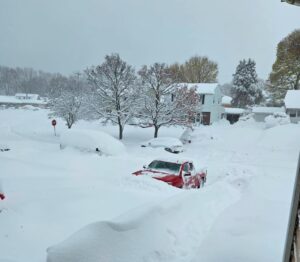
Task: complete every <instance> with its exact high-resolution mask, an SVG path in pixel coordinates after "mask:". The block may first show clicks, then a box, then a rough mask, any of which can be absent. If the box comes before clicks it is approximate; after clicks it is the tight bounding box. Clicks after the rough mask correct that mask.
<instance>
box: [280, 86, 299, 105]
mask: <svg viewBox="0 0 300 262" xmlns="http://www.w3.org/2000/svg"><path fill="white" fill-rule="evenodd" d="M284 104H285V107H286V108H295V109H298V108H300V90H288V91H287V93H286V95H285V98H284Z"/></svg>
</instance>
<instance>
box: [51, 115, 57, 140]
mask: <svg viewBox="0 0 300 262" xmlns="http://www.w3.org/2000/svg"><path fill="white" fill-rule="evenodd" d="M51 124H52V126H53V128H54V135H55V136H56V130H55V126H56V120H55V119H53V120H52V122H51Z"/></svg>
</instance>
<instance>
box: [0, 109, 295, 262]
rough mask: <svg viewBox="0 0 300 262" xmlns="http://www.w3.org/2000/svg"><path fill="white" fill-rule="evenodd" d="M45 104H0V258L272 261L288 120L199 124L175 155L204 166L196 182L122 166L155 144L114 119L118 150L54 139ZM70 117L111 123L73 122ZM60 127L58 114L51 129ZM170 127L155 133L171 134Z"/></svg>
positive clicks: (147, 134) (289, 173) (287, 155)
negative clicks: (99, 150)
mask: <svg viewBox="0 0 300 262" xmlns="http://www.w3.org/2000/svg"><path fill="white" fill-rule="evenodd" d="M47 113H48V112H47V111H46V110H38V111H31V110H13V109H7V110H0V120H1V123H0V144H5V145H7V146H9V147H10V148H11V150H10V151H8V152H0V168H1V169H0V170H1V172H0V180H1V181H2V184H3V188H4V191H5V193H6V196H7V198H6V200H5V201H2V202H0V209H2V212H1V213H0V223H1V227H0V246H1V252H0V261H1V262H2V261H14V262H21V261H22V262H23V261H30V262H41V261H46V256H47V253H46V250H47V248H48V247H51V248H49V250H48V254H49V255H48V262H62V261H64V262H68V261H70V262H71V261H72V262H76V261H91V262H92V261H108V262H110V261H111V262H117V261H122V262H123V261H130V262H131V261H149V262H150V261H166V262H167V261H180V262H181V261H195V262H196V261H205V262H210V261H213V262H215V261H230V262H232V261H281V257H282V250H283V245H284V237H285V230H286V226H287V219H288V209H289V204H290V200H291V192H292V187H293V182H294V179H295V172H296V165H297V158H298V153H299V149H300V139H299V134H300V125H293V124H289V125H283V126H278V127H274V128H270V129H265V128H264V125H262V124H255V123H251V122H249V123H247V122H246V123H242V124H236V125H233V126H230V125H228V124H226V123H219V124H216V125H213V126H209V127H199V128H197V129H196V130H195V134H193V137H195V138H196V139H195V140H194V141H193V142H192V143H191V144H188V145H185V149H186V150H185V152H184V153H182V154H181V157H183V158H191V159H193V160H194V163H195V165H196V166H198V167H207V170H208V181H207V184H206V187H205V188H203V189H200V190H180V189H176V188H173V187H170V186H168V185H166V184H164V183H162V182H159V181H156V180H153V179H150V178H146V177H134V176H131V173H132V172H133V171H136V170H138V169H139V168H141V167H142V166H143V164H148V163H149V162H150V161H151V160H152V159H153V158H158V157H167V156H169V155H170V153H168V152H166V151H164V150H163V149H160V148H157V149H154V148H141V147H140V146H139V145H140V143H141V142H143V141H145V140H148V139H150V138H151V137H152V135H153V134H152V133H153V130H152V129H140V128H136V127H132V126H128V127H127V126H126V128H125V131H124V132H125V133H124V135H125V137H124V141H123V142H124V144H125V145H126V151H127V153H126V154H125V155H120V156H101V157H100V156H98V155H96V154H95V155H94V154H90V153H84V152H80V151H77V150H74V149H71V148H69V149H65V150H60V149H59V139H58V137H55V136H54V134H53V130H52V127H51V124H50V120H49V119H48V118H47ZM74 128H75V129H83V128H84V129H93V130H101V131H105V132H107V133H110V134H111V135H113V136H117V128H116V127H112V126H102V125H101V124H99V123H97V122H84V121H81V122H79V123H78V124H77V125H76V126H74ZM65 129H66V128H65V126H64V125H63V123H62V122H61V121H60V120H58V126H57V133H58V134H60V133H61V132H62V131H64V130H65ZM182 132H183V129H182V128H165V129H162V130H161V133H160V135H161V136H172V137H175V138H179V137H180V135H181V133H182Z"/></svg>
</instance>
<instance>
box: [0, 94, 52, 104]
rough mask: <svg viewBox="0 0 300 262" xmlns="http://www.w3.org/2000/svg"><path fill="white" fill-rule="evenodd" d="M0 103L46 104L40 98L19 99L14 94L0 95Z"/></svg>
mask: <svg viewBox="0 0 300 262" xmlns="http://www.w3.org/2000/svg"><path fill="white" fill-rule="evenodd" d="M0 103H6V104H7V103H8V104H46V103H45V102H44V101H42V100H38V99H33V98H32V99H28V100H21V99H18V98H16V97H15V96H0Z"/></svg>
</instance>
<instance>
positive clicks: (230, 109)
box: [224, 107, 245, 115]
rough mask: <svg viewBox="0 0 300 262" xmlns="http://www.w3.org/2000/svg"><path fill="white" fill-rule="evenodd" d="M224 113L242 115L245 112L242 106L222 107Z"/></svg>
mask: <svg viewBox="0 0 300 262" xmlns="http://www.w3.org/2000/svg"><path fill="white" fill-rule="evenodd" d="M224 110H225V114H231V115H242V114H243V113H244V112H245V109H243V108H234V107H226V108H224Z"/></svg>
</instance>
